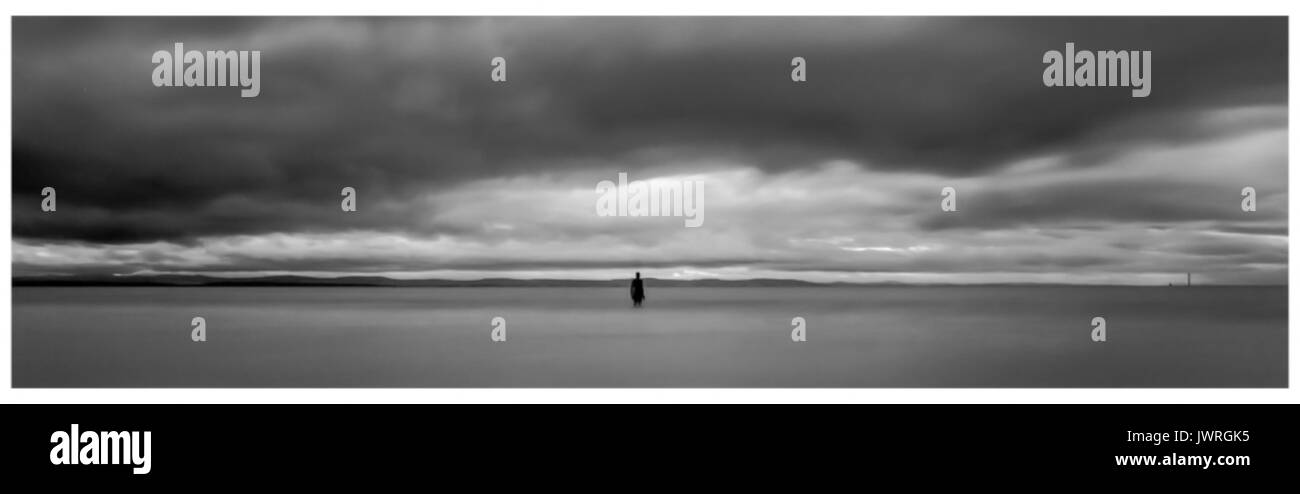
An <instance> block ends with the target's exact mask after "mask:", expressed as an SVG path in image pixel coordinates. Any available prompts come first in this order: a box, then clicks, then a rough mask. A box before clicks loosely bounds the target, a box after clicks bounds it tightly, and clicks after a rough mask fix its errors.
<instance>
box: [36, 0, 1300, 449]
mask: <svg viewBox="0 0 1300 494" xmlns="http://www.w3.org/2000/svg"><path fill="white" fill-rule="evenodd" d="M11 26H12V86H11V88H12V95H11V101H12V103H11V104H12V117H11V125H12V127H11V129H12V131H11V139H12V141H11V142H12V151H11V158H12V168H11V176H12V182H11V190H10V192H11V208H12V209H11V212H12V218H11V219H12V241H11V248H12V254H11V255H12V258H11V269H12V280H11V283H12V301H11V302H12V316H11V322H12V345H11V351H12V361H11V362H12V386H13V387H15V388H1286V387H1287V386H1288V371H1289V369H1288V326H1287V322H1288V306H1287V303H1288V298H1287V296H1288V250H1289V247H1290V245H1289V240H1288V198H1289V194H1288V190H1287V189H1288V185H1287V184H1288V169H1287V164H1288V142H1289V135H1288V113H1287V111H1288V103H1289V102H1288V91H1287V90H1288V83H1289V81H1288V56H1289V54H1288V43H1289V39H1288V19H1287V17H1276V16H1275V17H1255V16H1198V17H1173V16H1155V17H1145V16H1144V17H1137V16H1118V17H1088V16H1071V17H1060V16H1029V17H1011V16H1006V17H943V16H940V17H932V16H931V17H910V16H903V17H885V16H812V17H793V16H773V17H736V16H712V17H689V16H646V17H629V16H611V17H567V16H554V17H553V16H538V17H511V16H465V17H459V16H445V17H428V16H415V17H349V16H345V17H260V16H258V17H251V16H248V17H153V16H127V17H118V16H104V17H48V16H17V17H13V18H12V21H11ZM42 454H43V452H42Z"/></svg>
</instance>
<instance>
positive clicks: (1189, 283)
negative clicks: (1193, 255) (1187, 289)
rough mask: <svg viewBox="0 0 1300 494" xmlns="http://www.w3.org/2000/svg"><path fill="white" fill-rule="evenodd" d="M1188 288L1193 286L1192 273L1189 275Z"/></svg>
mask: <svg viewBox="0 0 1300 494" xmlns="http://www.w3.org/2000/svg"><path fill="white" fill-rule="evenodd" d="M1187 286H1192V273H1187Z"/></svg>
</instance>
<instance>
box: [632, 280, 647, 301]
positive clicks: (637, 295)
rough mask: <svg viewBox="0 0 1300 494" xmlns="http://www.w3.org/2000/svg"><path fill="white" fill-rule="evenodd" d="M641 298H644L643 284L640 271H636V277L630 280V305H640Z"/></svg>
mask: <svg viewBox="0 0 1300 494" xmlns="http://www.w3.org/2000/svg"><path fill="white" fill-rule="evenodd" d="M642 300H645V285H642V284H641V273H640V272H637V274H636V279H633V280H632V306H633V307H640V306H641V301H642Z"/></svg>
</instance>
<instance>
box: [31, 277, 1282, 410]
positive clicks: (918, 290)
mask: <svg viewBox="0 0 1300 494" xmlns="http://www.w3.org/2000/svg"><path fill="white" fill-rule="evenodd" d="M647 288H648V291H649V300H648V301H647V302H646V305H645V307H644V308H641V309H633V308H632V307H631V302H630V301H629V300H628V296H627V290H626V289H623V288H348V287H290V288H241V287H230V288H213V287H190V288H102V287H86V288H64V287H57V288H56V287H48V288H47V287H15V288H14V304H13V308H14V321H13V383H14V386H19V387H101V386H107V387H174V386H178V387H209V386H215V387H1076V386H1085V387H1188V386H1191V387H1242V386H1244V387H1282V386H1286V384H1287V368H1286V365H1287V364H1286V362H1287V306H1286V287H1193V288H1183V287H1175V288H1167V287H811V288H806V287H799V288H788V287H784V288H759V287H754V288H702V287H694V288H656V287H654V286H649V287H647ZM195 316H201V317H203V318H205V319H206V321H207V333H208V334H207V338H208V341H207V342H204V343H194V342H192V341H190V331H191V327H190V321H191V319H192V318H193V317H195ZM498 316H499V317H502V318H504V319H505V321H506V334H507V338H508V339H507V341H506V342H503V343H494V342H492V341H491V338H490V333H491V331H492V328H493V327H492V324H491V321H492V319H493V318H494V317H498ZM1095 316H1102V317H1105V318H1106V321H1107V337H1108V341H1107V342H1105V343H1093V342H1092V341H1091V339H1090V334H1091V332H1092V329H1093V328H1092V325H1091V321H1092V318H1093V317H1095ZM795 317H803V318H804V319H805V320H806V321H807V326H806V330H807V334H808V341H807V342H803V343H794V342H791V340H790V331H791V329H792V326H791V319H793V318H795Z"/></svg>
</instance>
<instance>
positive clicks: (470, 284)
mask: <svg viewBox="0 0 1300 494" xmlns="http://www.w3.org/2000/svg"><path fill="white" fill-rule="evenodd" d="M630 280H631V278H630V277H629V278H627V279H612V280H566V279H511V278H485V279H479V280H449V279H416V280H399V279H393V278H386V277H382V276H345V277H339V278H315V277H310V276H269V277H259V278H220V277H215V276H191V275H185V276H148V277H138V276H129V277H104V278H77V279H60V278H54V277H16V278H14V279H13V286H14V287H353V288H357V287H398V288H401V287H430V288H491V287H576V288H586V287H591V288H601V287H626V286H627V284H628V282H629V281H630ZM646 283H647V284H648V285H650V286H659V287H715V288H722V287H836V286H850V287H1018V286H1026V287H1130V288H1142V287H1146V288H1188V287H1187V286H1184V285H1178V284H1175V285H1172V286H1169V285H1137V284H1134V285H1116V284H1087V283H902V282H878V283H852V282H830V283H817V282H811V281H802V280H788V279H776V278H759V279H745V280H721V279H700V280H674V279H663V278H646ZM1287 286H1288V285H1285V284H1280V285H1216V284H1199V285H1193V286H1192V287H1191V288H1204V287H1283V288H1284V287H1287Z"/></svg>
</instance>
